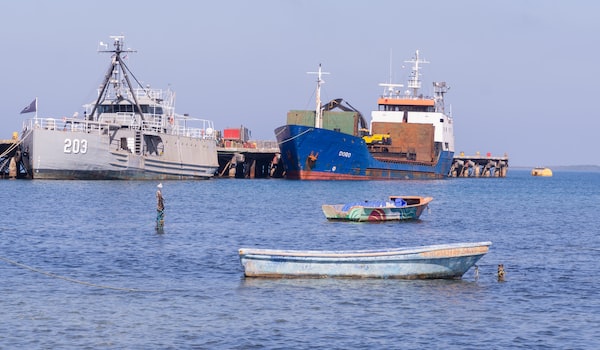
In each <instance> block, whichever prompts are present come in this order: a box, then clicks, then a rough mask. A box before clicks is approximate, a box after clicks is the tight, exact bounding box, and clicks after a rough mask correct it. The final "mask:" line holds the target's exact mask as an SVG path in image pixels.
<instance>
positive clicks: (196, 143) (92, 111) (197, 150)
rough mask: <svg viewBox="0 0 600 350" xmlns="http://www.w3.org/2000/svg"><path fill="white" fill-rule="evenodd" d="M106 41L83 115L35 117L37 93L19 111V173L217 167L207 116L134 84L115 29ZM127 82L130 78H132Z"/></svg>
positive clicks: (207, 173) (98, 175) (205, 174)
mask: <svg viewBox="0 0 600 350" xmlns="http://www.w3.org/2000/svg"><path fill="white" fill-rule="evenodd" d="M111 38H112V39H113V41H114V48H113V49H109V48H108V45H107V44H104V43H101V50H99V51H100V52H103V53H109V54H111V58H110V62H111V63H110V65H109V67H108V71H107V72H106V74H105V75H104V80H103V82H102V84H101V85H100V88H99V89H98V96H97V98H96V99H95V100H94V101H93V102H92V103H90V104H87V105H85V106H84V108H85V110H84V112H83V116H81V115H80V114H79V113H78V112H76V113H75V114H74V115H73V116H72V117H69V118H67V117H63V118H51V117H38V115H37V99H35V100H34V101H33V102H32V103H31V104H30V105H29V106H28V107H26V108H25V109H24V110H23V111H22V112H21V113H31V112H35V117H34V118H32V119H30V120H28V121H26V122H25V123H24V126H25V127H24V130H23V136H22V140H21V141H20V142H21V143H22V144H21V149H20V154H21V157H20V158H21V159H22V163H23V167H24V169H25V171H26V172H27V176H28V177H29V178H33V179H59V180H95V179H98V180H110V179H117V180H179V179H188V180H191V179H208V178H212V177H213V176H214V174H215V172H216V171H217V169H218V167H219V163H218V159H217V142H216V133H215V132H214V126H213V123H212V121H209V120H205V119H198V118H192V117H190V116H188V115H185V114H184V115H181V114H177V113H175V106H174V101H175V93H174V92H172V91H171V90H170V89H167V90H163V89H150V88H149V86H148V85H145V86H142V85H141V84H140V82H139V81H138V80H137V78H135V76H134V75H133V73H131V71H129V68H128V66H127V64H126V63H125V57H126V56H127V55H128V54H129V53H132V52H135V51H132V50H131V49H125V44H124V37H123V36H112V37H111ZM132 81H133V82H136V83H137V84H136V85H134V84H133V83H132Z"/></svg>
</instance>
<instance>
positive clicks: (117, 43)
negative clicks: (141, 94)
mask: <svg viewBox="0 0 600 350" xmlns="http://www.w3.org/2000/svg"><path fill="white" fill-rule="evenodd" d="M110 38H111V39H113V40H114V47H115V48H114V49H113V50H108V49H105V50H98V52H111V53H113V57H112V61H111V64H110V66H109V67H108V71H107V72H106V75H105V76H104V81H103V82H102V85H101V86H100V93H99V94H98V99H97V100H96V103H94V107H93V108H92V111H91V113H90V115H89V118H90V119H91V118H93V116H94V113H95V112H96V109H97V108H98V105H99V104H100V102H101V101H102V98H103V97H104V95H105V93H106V90H107V88H108V86H109V83H110V78H111V76H112V75H113V74H118V73H122V74H123V76H124V78H125V81H126V82H127V86H128V88H129V92H130V93H131V97H132V98H133V102H134V103H135V105H136V106H137V112H138V114H139V115H140V118H142V120H144V114H143V113H142V109H141V107H140V105H139V103H138V101H137V97H136V96H135V92H134V91H133V86H132V85H131V81H130V80H129V75H127V69H125V64H124V63H123V58H122V57H121V54H122V53H130V52H136V51H135V50H131V49H126V50H123V41H124V39H125V37H124V36H123V35H112V36H110ZM100 46H103V47H105V48H106V47H107V46H108V45H105V44H104V43H100ZM115 89H120V83H119V82H118V80H117V81H116V82H115ZM117 92H118V91H117ZM118 97H120V93H119V96H118Z"/></svg>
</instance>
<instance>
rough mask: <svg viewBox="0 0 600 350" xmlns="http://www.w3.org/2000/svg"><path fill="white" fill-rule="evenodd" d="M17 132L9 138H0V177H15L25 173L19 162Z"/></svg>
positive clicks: (20, 176) (19, 151)
mask: <svg viewBox="0 0 600 350" xmlns="http://www.w3.org/2000/svg"><path fill="white" fill-rule="evenodd" d="M19 145H20V140H19V134H18V133H16V132H15V133H13V137H12V139H10V140H0V179H17V178H23V177H24V176H25V175H26V171H24V169H23V166H22V164H21V163H22V162H21V149H20V147H19Z"/></svg>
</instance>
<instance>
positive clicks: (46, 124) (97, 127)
mask: <svg viewBox="0 0 600 350" xmlns="http://www.w3.org/2000/svg"><path fill="white" fill-rule="evenodd" d="M23 126H24V129H45V130H52V131H71V132H84V133H90V132H98V133H99V134H102V133H104V131H105V130H106V129H110V128H111V127H112V128H114V127H115V126H114V125H113V124H111V123H103V122H97V121H91V120H85V119H77V118H39V117H38V118H33V119H29V120H27V121H26V122H25V123H24V125H23Z"/></svg>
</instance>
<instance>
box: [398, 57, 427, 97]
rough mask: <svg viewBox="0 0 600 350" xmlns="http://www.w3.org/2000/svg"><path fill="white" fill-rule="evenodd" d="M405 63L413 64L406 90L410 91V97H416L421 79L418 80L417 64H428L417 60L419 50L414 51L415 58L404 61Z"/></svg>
mask: <svg viewBox="0 0 600 350" xmlns="http://www.w3.org/2000/svg"><path fill="white" fill-rule="evenodd" d="M404 62H405V63H414V65H413V69H412V73H411V74H410V79H409V80H408V88H409V89H412V97H417V96H418V94H419V89H420V88H421V79H419V76H420V74H419V64H420V63H429V61H426V60H422V59H420V58H419V50H417V51H416V53H415V57H414V58H413V59H411V60H408V61H404Z"/></svg>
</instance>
